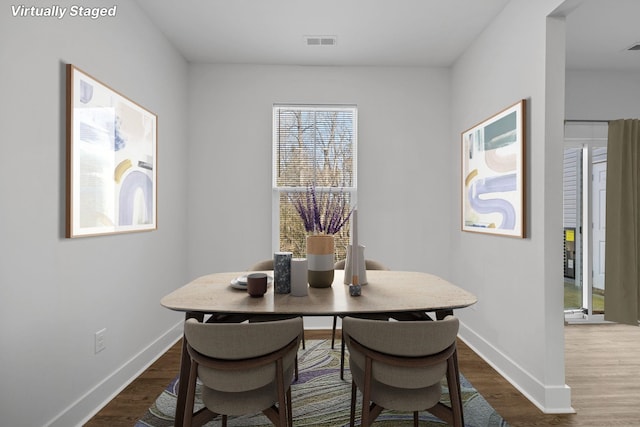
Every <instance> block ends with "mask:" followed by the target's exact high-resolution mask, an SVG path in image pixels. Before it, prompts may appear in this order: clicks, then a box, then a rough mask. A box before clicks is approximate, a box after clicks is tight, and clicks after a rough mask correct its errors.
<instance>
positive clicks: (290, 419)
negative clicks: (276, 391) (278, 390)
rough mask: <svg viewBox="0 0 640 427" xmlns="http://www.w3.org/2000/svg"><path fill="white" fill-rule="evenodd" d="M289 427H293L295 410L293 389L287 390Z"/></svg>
mask: <svg viewBox="0 0 640 427" xmlns="http://www.w3.org/2000/svg"><path fill="white" fill-rule="evenodd" d="M287 421H288V422H289V423H288V424H287V425H288V426H289V427H293V409H292V405H291V387H289V388H288V389H287Z"/></svg>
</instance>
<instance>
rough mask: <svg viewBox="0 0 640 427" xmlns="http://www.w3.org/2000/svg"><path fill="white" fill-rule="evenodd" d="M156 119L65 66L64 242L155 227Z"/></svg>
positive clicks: (78, 70) (95, 81)
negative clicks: (76, 238)
mask: <svg viewBox="0 0 640 427" xmlns="http://www.w3.org/2000/svg"><path fill="white" fill-rule="evenodd" d="M157 124H158V117H157V116H156V115H155V114H154V113H152V112H150V111H149V110H147V109H145V108H143V107H142V106H140V105H139V104H136V103H135V102H133V101H131V100H130V99H128V98H127V97H125V96H124V95H122V94H120V93H118V92H116V91H115V90H113V89H111V88H110V87H109V86H107V85H106V84H104V83H102V82H100V81H99V80H97V79H95V78H94V77H92V76H90V75H89V74H87V73H85V72H84V71H82V70H80V69H79V68H77V67H75V66H74V65H72V64H67V218H66V220H67V221H66V237H68V238H73V237H80V236H95V235H102V234H112V233H126V232H135V231H149V230H155V229H156V228H157V221H156V219H157V139H158V138H157V135H158V129H157Z"/></svg>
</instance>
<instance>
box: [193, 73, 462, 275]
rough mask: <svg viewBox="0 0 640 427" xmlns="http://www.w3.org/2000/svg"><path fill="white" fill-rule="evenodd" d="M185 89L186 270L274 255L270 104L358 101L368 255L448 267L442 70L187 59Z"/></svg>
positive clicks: (421, 266)
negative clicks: (225, 63) (197, 62)
mask: <svg viewBox="0 0 640 427" xmlns="http://www.w3.org/2000/svg"><path fill="white" fill-rule="evenodd" d="M189 85H190V107H189V111H190V112H191V114H190V132H191V134H190V141H191V144H190V153H189V161H190V166H191V171H190V178H189V207H190V211H189V227H190V229H189V274H190V276H191V277H197V276H200V275H203V274H206V273H210V272H212V271H225V270H229V269H233V270H244V269H246V268H248V267H249V266H250V265H251V264H253V263H254V262H255V261H257V260H260V259H264V258H270V257H271V256H272V249H271V248H272V246H271V156H272V142H271V135H272V106H273V104H274V103H338V104H340V103H342V104H357V106H358V144H359V145H358V183H359V189H358V209H359V217H358V219H359V223H360V228H359V233H360V236H361V239H360V240H361V241H362V242H363V244H365V245H366V256H367V257H369V258H374V259H379V260H382V261H384V263H385V264H388V265H389V267H390V268H392V269H411V270H419V271H430V272H434V273H436V274H441V275H445V274H446V273H447V270H448V268H447V265H448V262H449V261H448V260H449V258H448V251H449V248H448V231H447V230H448V228H449V227H450V224H451V218H450V215H449V212H448V206H450V204H451V198H452V195H451V192H450V190H451V189H450V187H449V185H448V183H447V179H446V177H448V176H449V174H450V169H451V165H450V164H448V159H450V158H451V155H450V150H451V147H450V145H449V143H448V141H449V129H450V120H449V111H450V108H449V99H450V88H449V72H448V70H446V69H424V68H377V67H376V68H367V67H363V68H336V67H293V66H292V67H279V66H251V65H246V66H242V65H237V66H234V65H228V66H221V65H192V66H191V67H190V77H189Z"/></svg>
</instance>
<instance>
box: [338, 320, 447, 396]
mask: <svg viewBox="0 0 640 427" xmlns="http://www.w3.org/2000/svg"><path fill="white" fill-rule="evenodd" d="M458 328H459V321H458V319H457V318H456V317H454V316H447V317H446V318H445V319H443V320H439V321H427V320H420V321H402V322H393V321H392V322H389V321H381V320H370V319H359V318H354V317H345V318H344V319H343V323H342V332H343V334H344V335H345V340H346V344H347V347H348V348H349V353H350V360H351V363H355V364H356V365H357V366H358V367H359V368H360V370H362V371H364V370H365V351H362V350H363V349H360V346H362V347H364V349H369V350H372V351H374V352H377V353H381V354H382V357H380V358H374V359H373V362H372V363H373V365H372V376H373V378H374V379H376V380H377V381H379V382H381V383H384V384H388V385H391V386H394V387H400V388H422V387H427V386H430V385H433V384H435V383H437V382H439V381H440V380H441V379H442V378H443V377H444V375H445V373H446V370H447V363H446V359H447V358H446V357H439V356H436V355H440V354H448V353H451V352H452V351H453V349H455V342H456V336H457V334H458ZM352 340H353V341H356V345H354V344H353V343H352V342H351V341H352ZM357 344H360V346H357ZM447 352H448V353H447ZM384 355H387V356H389V357H384ZM420 359H424V360H422V361H421V360H420Z"/></svg>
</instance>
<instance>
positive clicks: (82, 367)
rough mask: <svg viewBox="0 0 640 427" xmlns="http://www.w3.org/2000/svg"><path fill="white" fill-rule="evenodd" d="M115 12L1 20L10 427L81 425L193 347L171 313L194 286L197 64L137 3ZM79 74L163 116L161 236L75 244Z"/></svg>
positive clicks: (4, 334)
mask: <svg viewBox="0 0 640 427" xmlns="http://www.w3.org/2000/svg"><path fill="white" fill-rule="evenodd" d="M67 3H68V2H59V3H56V4H60V5H62V6H69V5H70V4H75V3H70V4H67ZM15 4H21V3H20V2H16V3H15ZM32 4H33V5H36V6H51V5H52V3H51V2H42V1H36V2H31V3H28V4H27V5H28V6H31V5H32ZM114 4H117V5H118V9H117V16H116V17H115V18H102V19H99V20H91V19H83V18H69V17H66V18H64V19H62V20H57V19H55V18H14V17H12V16H11V9H10V7H9V4H7V3H6V2H5V3H4V4H3V8H2V12H1V13H0V63H1V64H2V69H1V71H0V75H1V76H2V77H1V78H0V94H1V97H2V102H0V129H2V138H0V146H1V147H2V150H1V151H0V342H1V344H0V345H1V346H2V349H1V350H0V378H2V382H3V386H2V398H0V424H2V425H5V426H12V427H20V426H27V427H33V426H41V425H48V424H52V425H56V426H65V427H68V426H71V425H77V424H79V423H81V422H82V420H83V419H84V418H86V417H88V416H89V415H91V413H92V411H94V410H96V409H97V408H99V407H100V406H101V405H102V404H103V403H104V402H105V401H106V400H108V399H109V398H110V397H111V395H112V394H113V393H115V392H116V391H118V390H119V388H120V387H123V385H124V384H126V382H127V381H128V380H129V379H130V378H131V377H132V376H134V375H136V374H137V373H138V371H139V370H140V369H142V368H143V367H144V366H145V365H146V364H147V363H149V362H150V360H152V358H153V357H155V356H157V355H158V354H160V353H161V352H162V351H163V349H164V348H166V347H167V346H168V345H170V344H171V343H172V342H173V341H174V340H175V339H176V338H177V337H178V336H179V332H180V331H179V330H175V329H174V327H175V325H176V324H178V323H179V322H180V319H181V316H180V315H179V314H177V313H172V312H169V311H168V310H166V309H164V308H162V307H161V306H160V304H159V300H160V298H161V297H162V296H163V295H165V294H167V293H168V292H170V291H171V290H173V289H174V288H176V287H177V286H179V285H181V284H183V283H185V282H186V265H187V262H186V250H187V245H186V241H187V233H186V231H187V229H186V225H185V224H186V210H185V208H184V206H185V204H186V201H187V199H186V194H185V188H186V174H187V151H186V148H185V147H186V140H185V135H186V133H187V132H186V121H187V101H186V99H187V98H186V97H187V85H186V82H187V64H186V62H185V61H184V60H183V59H182V57H181V56H180V55H179V54H177V53H176V51H175V50H174V49H173V48H172V47H171V46H170V45H169V44H168V43H167V42H166V40H165V39H164V37H163V36H162V35H161V34H160V33H159V32H158V31H157V30H156V29H155V27H154V26H153V25H152V24H151V23H150V22H149V21H148V20H147V18H146V17H145V16H144V15H143V14H142V13H141V12H140V10H139V9H138V8H137V6H136V5H135V3H134V2H113V1H111V2H109V1H103V2H102V6H112V5H114ZM82 5H84V6H92V5H96V6H97V5H100V3H98V2H95V1H84V2H82ZM65 63H73V64H75V65H77V66H78V67H80V68H81V69H83V70H85V71H86V72H88V73H90V74H92V75H94V76H95V77H96V78H98V79H100V80H102V81H103V82H105V83H107V84H109V85H110V86H111V87H113V88H114V89H116V90H118V91H120V92H122V93H124V94H125V95H127V96H128V97H130V98H131V99H133V100H134V101H136V102H138V103H140V104H141V105H143V106H145V107H147V108H148V109H150V110H152V111H154V112H155V113H157V114H158V116H159V123H158V125H159V142H158V151H159V157H158V163H159V168H158V181H159V187H158V190H159V193H158V227H159V228H158V230H157V231H153V232H146V233H134V234H126V235H112V236H101V237H86V238H78V239H73V240H69V239H65V238H64V230H65V225H64V222H65V133H66V131H65V69H64V64H65ZM102 328H107V332H106V350H104V351H103V352H101V353H99V354H97V355H96V354H94V333H95V332H96V331H98V330H100V329H102Z"/></svg>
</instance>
